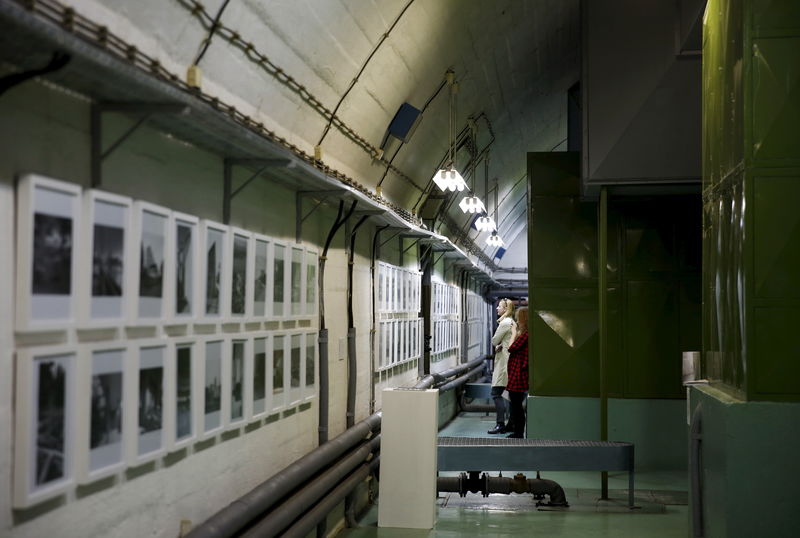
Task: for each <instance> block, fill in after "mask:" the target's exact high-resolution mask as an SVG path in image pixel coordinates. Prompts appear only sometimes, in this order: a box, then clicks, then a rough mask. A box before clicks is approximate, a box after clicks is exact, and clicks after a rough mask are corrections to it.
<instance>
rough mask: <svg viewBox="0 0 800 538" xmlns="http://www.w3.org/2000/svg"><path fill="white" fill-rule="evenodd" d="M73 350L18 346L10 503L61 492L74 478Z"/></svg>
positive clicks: (29, 502) (19, 505) (24, 502)
mask: <svg viewBox="0 0 800 538" xmlns="http://www.w3.org/2000/svg"><path fill="white" fill-rule="evenodd" d="M76 355H77V354H76V351H75V349H74V348H70V347H67V346H52V347H40V348H27V349H21V350H19V351H18V352H17V391H16V407H17V408H16V420H15V443H14V467H15V468H14V507H15V508H26V507H29V506H32V505H34V504H37V503H39V502H41V501H44V500H46V499H49V498H51V497H53V496H55V495H59V494H61V493H63V492H64V491H65V490H66V489H67V488H68V487H69V486H70V485H72V483H73V481H74V465H73V457H74V446H75V439H74V436H75V429H76V428H75V421H76V418H77V417H76V415H75V409H74V402H75V377H76V375H75V370H76V362H77V358H76Z"/></svg>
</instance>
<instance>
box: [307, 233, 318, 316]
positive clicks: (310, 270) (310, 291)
mask: <svg viewBox="0 0 800 538" xmlns="http://www.w3.org/2000/svg"><path fill="white" fill-rule="evenodd" d="M304 280H305V283H306V285H305V299H304V302H305V305H306V306H305V316H306V317H310V318H316V317H317V316H318V314H319V312H318V305H319V293H318V290H317V287H318V283H319V255H318V254H317V251H316V250H313V249H310V248H306V253H305V276H304Z"/></svg>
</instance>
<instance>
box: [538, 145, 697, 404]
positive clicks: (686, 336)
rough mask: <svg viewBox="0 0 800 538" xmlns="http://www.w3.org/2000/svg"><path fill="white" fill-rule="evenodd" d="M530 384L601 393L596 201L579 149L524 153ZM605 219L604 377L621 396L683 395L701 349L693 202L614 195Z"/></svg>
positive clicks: (562, 392)
mask: <svg viewBox="0 0 800 538" xmlns="http://www.w3.org/2000/svg"><path fill="white" fill-rule="evenodd" d="M528 167H529V176H530V181H531V192H532V197H531V200H532V202H531V204H532V211H531V217H530V223H529V231H530V232H529V248H528V256H529V262H528V267H529V285H530V298H531V304H532V307H533V308H532V310H533V313H534V315H532V316H531V327H530V331H531V345H530V352H531V361H530V363H531V380H532V393H533V394H535V395H537V396H577V397H592V396H598V395H599V377H600V373H599V362H598V346H599V332H598V331H599V329H598V310H597V287H598V283H597V276H598V270H597V248H598V244H597V242H598V239H597V204H596V202H594V201H591V200H584V199H583V198H581V196H580V191H579V168H578V155H577V154H574V153H531V154H529V157H528ZM608 214H609V217H608V260H607V265H606V271H607V276H608V287H607V297H608V305H609V306H608V342H609V344H608V374H609V375H608V379H609V394H610V395H611V396H613V397H619V398H683V397H684V392H683V388H682V386H681V353H682V352H683V351H690V350H698V349H700V335H701V331H700V313H701V308H700V298H701V288H700V252H701V250H700V217H699V215H700V202H699V200H698V199H697V197H690V196H659V197H636V198H632V197H619V198H612V199H611V200H610V203H609V212H608Z"/></svg>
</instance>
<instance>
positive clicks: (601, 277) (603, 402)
mask: <svg viewBox="0 0 800 538" xmlns="http://www.w3.org/2000/svg"><path fill="white" fill-rule="evenodd" d="M599 209H600V218H599V225H598V241H599V243H600V244H599V245H598V260H597V266H598V270H597V275H598V278H597V300H598V308H597V310H598V316H599V320H598V328H599V332H600V440H601V441H607V440H608V371H607V370H608V368H607V367H608V364H607V361H608V357H607V347H608V319H607V310H608V301H607V297H606V290H607V288H608V286H607V283H606V281H607V280H608V278H607V277H608V275H607V273H606V259H607V257H608V252H607V249H608V241H607V238H608V237H607V236H608V193H607V192H606V187H602V188H601V190H600V208H599ZM600 489H601V495H600V497H601V498H602V499H608V471H603V472H602V474H601V475H600Z"/></svg>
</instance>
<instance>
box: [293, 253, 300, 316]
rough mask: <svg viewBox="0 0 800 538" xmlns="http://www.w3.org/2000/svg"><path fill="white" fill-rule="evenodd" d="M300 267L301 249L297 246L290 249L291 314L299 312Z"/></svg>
mask: <svg viewBox="0 0 800 538" xmlns="http://www.w3.org/2000/svg"><path fill="white" fill-rule="evenodd" d="M302 267H303V251H302V250H300V249H298V248H293V249H292V274H291V279H292V315H293V316H296V315H298V314H300V301H301V300H302V299H301V298H302V288H301V284H302V280H301V279H302Z"/></svg>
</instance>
